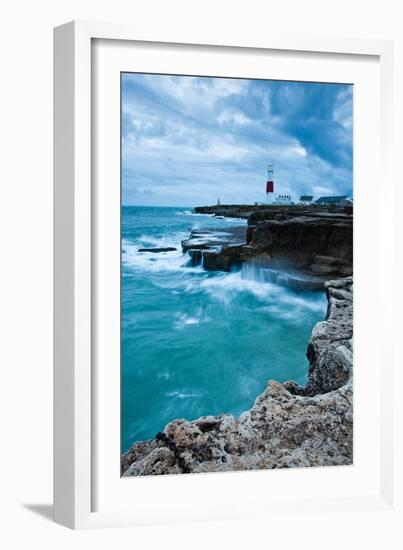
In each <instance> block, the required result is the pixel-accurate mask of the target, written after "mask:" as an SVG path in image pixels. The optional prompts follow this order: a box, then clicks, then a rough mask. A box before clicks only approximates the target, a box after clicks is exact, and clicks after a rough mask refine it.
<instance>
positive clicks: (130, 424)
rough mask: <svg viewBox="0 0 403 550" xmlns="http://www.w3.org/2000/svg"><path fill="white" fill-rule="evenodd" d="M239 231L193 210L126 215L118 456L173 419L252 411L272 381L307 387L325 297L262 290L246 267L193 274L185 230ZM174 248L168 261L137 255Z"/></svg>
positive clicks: (265, 286)
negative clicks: (309, 352)
mask: <svg viewBox="0 0 403 550" xmlns="http://www.w3.org/2000/svg"><path fill="white" fill-rule="evenodd" d="M235 225H238V226H245V229H246V222H245V221H243V220H231V219H217V218H214V217H211V216H208V215H197V214H193V213H192V210H191V208H174V207H169V208H167V207H164V208H162V207H161V208H160V207H131V206H124V207H122V367H121V369H122V370H121V389H122V404H121V429H122V439H121V446H122V452H125V451H126V450H127V449H128V448H129V447H130V446H131V445H132V444H133V443H134V442H136V441H140V440H145V439H150V438H153V437H154V436H155V435H156V433H157V432H159V431H161V430H163V429H164V427H165V425H166V424H167V423H168V422H170V421H172V420H174V419H176V418H186V419H188V420H192V419H195V418H197V417H199V416H202V415H208V414H213V415H215V414H219V413H231V414H234V415H236V416H237V415H240V414H241V413H242V412H243V411H245V410H247V409H249V408H250V407H251V406H252V404H253V402H254V401H255V399H256V397H257V396H258V395H259V394H260V393H261V392H262V391H263V390H264V388H265V387H266V385H267V382H268V380H270V379H274V380H278V381H280V382H281V381H285V380H295V381H296V382H299V383H301V384H303V383H304V382H305V380H306V376H307V370H308V361H307V359H306V357H305V351H306V346H307V343H308V339H309V336H310V334H311V331H312V327H313V326H314V324H315V323H317V322H318V321H320V320H322V319H324V317H325V313H326V306H327V302H326V297H325V295H324V293H323V292H302V291H295V290H291V289H290V288H287V287H286V286H279V285H277V284H274V283H271V282H265V280H264V278H262V277H261V274H260V273H259V272H258V271H256V270H254V269H251V268H250V267H244V268H243V269H240V270H237V271H234V272H231V273H223V272H207V271H205V270H203V268H202V267H189V266H188V259H189V258H188V256H187V255H185V254H182V251H181V246H180V242H181V239H184V238H186V237H187V236H188V234H189V230H190V229H191V228H200V229H203V228H216V229H218V230H220V231H225V228H228V227H233V226H235ZM153 246H154V247H162V246H163V247H165V246H173V247H176V248H177V251H174V252H165V253H159V254H150V253H139V252H138V249H139V248H147V247H153Z"/></svg>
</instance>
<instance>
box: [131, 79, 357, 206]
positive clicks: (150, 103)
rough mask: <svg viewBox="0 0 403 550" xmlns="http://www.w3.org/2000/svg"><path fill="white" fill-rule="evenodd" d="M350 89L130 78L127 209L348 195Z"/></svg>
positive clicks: (350, 118)
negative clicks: (269, 180)
mask: <svg viewBox="0 0 403 550" xmlns="http://www.w3.org/2000/svg"><path fill="white" fill-rule="evenodd" d="M352 93H353V92H352V86H350V85H341V84H317V83H300V82H286V81H269V80H246V79H245V80H244V79H229V78H208V77H203V78H200V77H188V76H167V75H145V74H133V73H125V74H123V75H122V186H123V204H127V205H128V204H133V205H155V206H157V205H161V206H170V205H172V206H198V205H205V204H215V203H216V201H217V198H218V197H219V198H220V200H221V203H222V204H225V203H226V204H228V203H253V202H261V201H263V200H264V199H265V184H266V169H267V164H268V163H269V162H272V163H273V165H274V181H275V192H276V193H279V194H291V195H293V196H294V197H295V198H298V197H299V196H300V195H301V194H313V195H314V196H315V197H318V196H321V195H333V194H334V195H349V196H351V195H352Z"/></svg>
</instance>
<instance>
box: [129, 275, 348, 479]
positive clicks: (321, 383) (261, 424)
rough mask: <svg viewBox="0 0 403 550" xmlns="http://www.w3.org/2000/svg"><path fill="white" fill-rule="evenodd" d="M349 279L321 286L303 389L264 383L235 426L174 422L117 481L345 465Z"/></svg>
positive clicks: (208, 419)
mask: <svg viewBox="0 0 403 550" xmlns="http://www.w3.org/2000/svg"><path fill="white" fill-rule="evenodd" d="M352 285H353V281H352V278H351V277H348V278H345V279H339V280H336V281H329V282H328V283H327V285H326V286H327V297H328V311H327V316H326V320H325V321H322V322H320V323H318V324H317V325H316V326H315V327H314V329H313V331H312V336H311V339H310V342H309V345H308V352H307V353H308V358H309V361H310V368H309V375H308V383H307V385H306V386H305V387H301V386H298V384H296V383H295V382H286V383H284V384H280V383H278V382H275V381H270V382H269V384H268V386H267V388H266V390H265V391H264V392H263V393H262V394H261V395H259V396H258V398H257V399H256V401H255V403H254V405H253V407H252V408H251V409H250V410H249V411H246V412H244V413H243V414H242V415H241V416H240V417H239V418H235V417H233V416H232V415H228V414H222V415H219V416H205V417H201V418H199V419H197V420H194V421H191V422H189V421H187V420H184V419H180V420H175V421H174V422H171V423H170V424H168V425H167V426H166V427H165V429H164V431H163V432H161V433H160V434H158V435H157V437H156V439H155V440H152V441H145V442H140V443H136V444H135V445H134V446H133V447H132V448H131V449H130V450H129V451H128V452H127V453H126V454H125V455H124V456H123V458H122V470H123V471H124V474H123V475H124V476H133V475H151V474H155V473H159V474H174V473H192V472H217V471H233V470H255V469H262V468H293V467H300V466H329V465H342V464H351V463H352V456H353V391H352V359H353V357H352V350H353V347H352V330H353V325H352V301H353V294H352V292H353V289H352Z"/></svg>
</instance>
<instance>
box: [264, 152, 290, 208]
mask: <svg viewBox="0 0 403 550" xmlns="http://www.w3.org/2000/svg"><path fill="white" fill-rule="evenodd" d="M266 203H267V204H293V200H292V197H291V195H286V194H275V193H274V169H273V164H272V163H271V162H270V163H269V164H268V165H267V180H266Z"/></svg>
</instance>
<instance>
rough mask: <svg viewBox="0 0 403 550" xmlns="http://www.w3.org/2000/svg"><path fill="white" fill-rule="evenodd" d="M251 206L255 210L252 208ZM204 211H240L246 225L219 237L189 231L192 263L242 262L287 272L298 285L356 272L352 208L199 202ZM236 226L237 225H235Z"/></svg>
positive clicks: (220, 266) (185, 245)
mask: <svg viewBox="0 0 403 550" xmlns="http://www.w3.org/2000/svg"><path fill="white" fill-rule="evenodd" d="M251 209H252V210H251ZM195 210H198V211H199V210H200V211H203V212H202V213H210V214H212V213H213V214H215V215H218V214H220V215H221V214H224V215H225V216H228V217H235V216H238V217H241V214H242V215H243V214H245V215H246V213H248V226H247V229H246V231H245V230H244V229H243V228H242V232H243V234H241V233H240V228H237V235H236V237H235V235H229V237H226V238H221V239H220V238H217V236H214V235H213V233H214V232H212V231H210V232H205V233H204V234H200V233H198V232H191V234H190V236H189V238H188V239H186V240H184V241H183V242H182V249H183V251H184V252H188V253H189V255H190V257H191V258H192V263H193V265H197V264H202V265H203V266H204V268H205V269H207V270H223V271H229V270H231V269H232V268H234V267H237V266H238V267H239V266H240V265H241V264H242V263H249V264H255V265H256V266H259V267H264V268H268V269H271V270H274V271H281V272H282V273H284V272H286V273H287V274H288V284H290V285H292V284H294V286H295V287H297V288H318V289H319V288H323V286H324V283H325V281H327V280H329V279H331V278H335V277H346V276H350V275H352V273H353V215H352V208H351V207H345V208H329V207H318V206H300V205H295V206H272V207H269V206H262V207H248V206H242V205H241V206H236V207H234V206H220V207H218V206H216V207H199V208H198V209H195ZM234 230H235V228H234Z"/></svg>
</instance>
